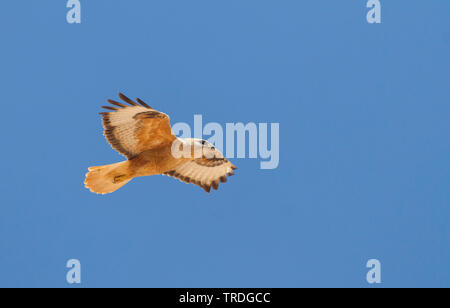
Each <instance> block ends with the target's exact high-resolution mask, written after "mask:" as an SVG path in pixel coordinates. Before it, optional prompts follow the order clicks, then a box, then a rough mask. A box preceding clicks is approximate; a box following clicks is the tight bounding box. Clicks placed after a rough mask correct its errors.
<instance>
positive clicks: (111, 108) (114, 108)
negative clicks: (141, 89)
mask: <svg viewBox="0 0 450 308" xmlns="http://www.w3.org/2000/svg"><path fill="white" fill-rule="evenodd" d="M102 108H105V109H108V110H114V111H116V110H119V109H117V108H116V107H110V106H102Z"/></svg>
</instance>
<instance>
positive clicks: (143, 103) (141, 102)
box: [136, 97, 152, 109]
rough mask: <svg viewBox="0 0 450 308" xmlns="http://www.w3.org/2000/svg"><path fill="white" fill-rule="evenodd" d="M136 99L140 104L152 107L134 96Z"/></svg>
mask: <svg viewBox="0 0 450 308" xmlns="http://www.w3.org/2000/svg"><path fill="white" fill-rule="evenodd" d="M136 101H137V102H138V103H139V104H141V105H142V106H144V107H146V108H150V109H152V107H150V106H149V105H147V104H146V103H145V102H144V101H143V100H141V99H140V98H139V97H138V98H136Z"/></svg>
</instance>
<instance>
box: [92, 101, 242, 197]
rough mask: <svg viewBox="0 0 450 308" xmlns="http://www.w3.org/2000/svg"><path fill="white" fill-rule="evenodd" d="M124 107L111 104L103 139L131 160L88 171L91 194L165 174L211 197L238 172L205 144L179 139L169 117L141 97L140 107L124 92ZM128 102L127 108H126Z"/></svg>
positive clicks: (203, 142) (104, 116)
mask: <svg viewBox="0 0 450 308" xmlns="http://www.w3.org/2000/svg"><path fill="white" fill-rule="evenodd" d="M119 97H120V98H121V99H122V100H123V101H124V103H119V102H117V101H113V100H108V102H109V103H111V104H112V105H114V107H113V106H103V108H105V109H107V110H108V112H102V113H100V114H101V115H102V118H103V127H104V129H105V131H104V135H105V137H106V139H107V140H108V142H109V143H110V145H111V146H112V147H113V148H114V149H115V150H117V151H118V152H119V153H120V154H122V155H124V156H125V157H126V158H127V160H125V161H122V162H119V163H115V164H111V165H105V166H97V167H90V168H88V170H89V172H88V173H87V174H86V180H85V181H84V184H85V186H86V188H89V189H90V190H91V191H92V192H95V193H97V194H107V193H111V192H113V191H116V190H117V189H119V188H120V187H122V186H123V185H125V184H126V183H128V182H129V181H131V180H132V179H133V178H135V177H141V176H147V175H157V174H164V175H168V176H171V177H174V178H178V179H179V180H181V181H183V182H185V183H192V184H195V185H198V186H200V187H202V188H203V189H204V190H205V191H206V192H208V193H209V192H210V190H211V187H212V188H213V189H216V190H217V189H218V187H219V182H226V181H227V175H228V176H231V175H233V174H234V172H233V170H234V169H236V167H235V166H234V165H233V164H232V163H231V162H229V161H228V160H227V159H226V158H224V157H223V155H222V153H220V151H218V150H217V149H215V148H214V146H213V145H212V144H210V143H209V142H207V141H205V140H201V139H195V138H177V137H176V136H175V135H174V134H173V132H172V129H171V127H170V122H169V116H168V115H166V114H164V113H162V112H159V111H157V110H155V109H153V108H152V107H150V106H149V105H147V104H146V103H144V102H143V101H142V100H140V99H139V98H138V99H136V102H134V101H132V100H131V99H129V98H128V97H126V96H125V95H123V94H121V93H119ZM125 103H126V104H125ZM177 147H178V148H180V147H182V148H183V149H188V151H189V154H190V155H173V149H174V148H175V149H177Z"/></svg>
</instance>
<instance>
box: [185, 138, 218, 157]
mask: <svg viewBox="0 0 450 308" xmlns="http://www.w3.org/2000/svg"><path fill="white" fill-rule="evenodd" d="M181 141H182V143H183V148H185V149H190V150H191V155H192V157H197V158H198V157H203V156H206V157H208V158H210V157H216V156H217V157H218V156H220V155H221V154H219V153H220V152H218V151H216V148H215V147H214V145H212V144H211V143H209V142H208V141H206V140H203V139H199V138H183V139H181Z"/></svg>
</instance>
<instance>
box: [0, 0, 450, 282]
mask: <svg viewBox="0 0 450 308" xmlns="http://www.w3.org/2000/svg"><path fill="white" fill-rule="evenodd" d="M365 2H366V1H334V0H333V1H332V0H328V1H312V0H308V1H298V0H283V1H273V0H270V1H269V0H258V1H257V0H228V1H217V0H214V1H211V0H208V1H206V0H190V1H181V0H171V1H137V0H136V1H113V2H112V1H106V0H96V1H83V0H82V1H81V4H82V23H81V24H79V25H75V24H68V23H67V22H66V12H67V10H68V9H67V8H66V5H65V4H66V1H23V0H22V1H5V3H3V4H2V14H1V17H0V37H1V39H2V44H1V48H0V56H1V57H0V64H1V70H0V83H1V85H2V86H1V89H2V95H1V96H2V110H3V113H2V115H3V116H2V121H0V128H1V131H2V132H3V133H2V151H1V154H0V158H1V161H2V162H3V167H2V168H1V170H2V176H1V177H0V185H1V187H2V189H1V190H2V193H1V195H0V252H1V253H0V287H10V286H16V287H41V286H43V287H71V286H70V285H68V284H67V282H66V280H65V276H66V272H67V269H66V268H65V264H66V262H67V260H69V259H72V258H75V259H79V260H80V261H81V264H82V284H81V286H84V287H122V286H126V287H310V286H317V287H369V286H370V285H369V284H368V283H367V282H366V278H365V277H366V272H367V269H366V267H365V264H366V262H367V260H369V259H371V258H377V259H379V260H380V261H381V264H382V284H381V286H384V287H399V286H406V287H418V286H438V287H443V286H447V287H448V286H450V263H449V260H450V225H449V221H450V208H449V206H450V190H449V184H450V164H449V162H450V161H449V160H450V159H449V157H450V146H449V139H450V121H449V114H450V87H449V83H450V19H449V13H450V2H449V1H444V0H432V1H406V0H403V1H381V2H382V5H383V8H382V24H380V25H371V24H368V23H367V22H366V18H365V15H366V13H367V10H368V9H367V8H366V5H365ZM118 91H122V92H124V93H125V94H127V95H129V96H130V97H141V98H142V99H144V100H146V101H148V102H149V103H150V104H151V105H152V106H153V107H155V108H157V109H159V110H161V111H163V112H165V113H167V114H169V115H170V116H171V120H172V122H173V123H175V122H188V123H193V115H194V114H202V115H203V119H204V121H205V122H209V121H214V122H219V123H223V124H225V123H227V122H244V123H248V122H256V123H260V122H278V123H280V165H279V167H278V168H277V169H275V170H260V168H259V161H258V160H257V159H234V160H233V163H235V164H236V165H237V166H238V167H239V169H238V170H237V172H236V175H235V176H234V177H232V178H230V180H229V181H228V183H226V184H224V185H222V186H221V188H220V189H219V191H217V192H213V193H212V194H211V195H207V194H205V193H204V192H203V191H202V190H201V189H199V188H198V187H195V186H193V185H186V184H183V183H180V182H179V181H176V180H174V179H169V178H167V177H161V176H154V177H146V178H139V179H136V180H133V181H132V182H131V183H130V184H128V185H126V186H125V187H124V188H122V189H121V190H119V191H117V192H115V193H113V194H111V195H106V196H97V195H94V194H92V193H90V192H89V191H88V190H86V189H85V188H84V186H83V180H84V175H85V173H86V172H87V167H88V166H92V165H101V164H107V163H113V162H117V161H120V160H122V157H121V156H120V155H119V154H117V153H116V152H115V151H113V150H112V149H111V148H110V146H109V145H108V144H107V143H106V141H105V139H104V137H103V136H102V127H101V122H100V118H99V116H98V114H97V113H98V112H99V111H100V106H101V105H104V104H105V101H106V99H107V98H113V97H115V96H116V93H117V92H118Z"/></svg>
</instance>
